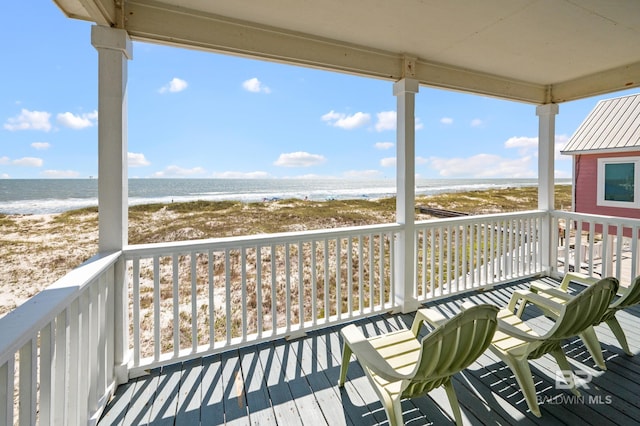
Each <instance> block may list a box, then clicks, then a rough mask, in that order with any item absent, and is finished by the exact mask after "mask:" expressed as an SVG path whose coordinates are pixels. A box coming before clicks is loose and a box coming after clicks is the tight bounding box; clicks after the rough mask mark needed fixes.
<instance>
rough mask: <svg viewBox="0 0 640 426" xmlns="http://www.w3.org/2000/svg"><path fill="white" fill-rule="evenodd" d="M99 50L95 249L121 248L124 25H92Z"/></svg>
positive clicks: (122, 305) (119, 357)
mask: <svg viewBox="0 0 640 426" xmlns="http://www.w3.org/2000/svg"><path fill="white" fill-rule="evenodd" d="M91 44H93V46H94V47H95V48H96V49H97V50H98V212H99V215H98V230H99V235H98V238H99V242H98V250H99V251H100V252H101V253H103V252H107V251H113V250H121V249H122V248H123V247H124V246H126V245H127V243H128V235H127V234H128V227H129V226H128V216H129V215H128V213H129V212H128V196H129V194H128V188H129V185H128V171H127V167H128V165H127V60H128V59H131V58H132V45H131V39H130V38H129V35H128V34H127V32H126V31H125V30H121V29H116V28H109V27H103V26H93V27H91ZM125 278H126V267H125V264H124V261H123V260H122V259H120V261H118V263H117V264H116V267H115V272H114V276H113V279H114V286H113V289H114V290H113V296H112V297H113V317H114V324H113V328H114V347H113V348H110V349H112V350H113V360H114V366H115V371H114V376H115V377H114V379H115V381H116V383H117V384H122V383H126V382H127V381H128V379H129V377H128V376H129V374H128V367H127V365H128V361H129V342H128V337H129V321H128V312H127V307H128V297H127V289H126V286H125V284H126V279H125Z"/></svg>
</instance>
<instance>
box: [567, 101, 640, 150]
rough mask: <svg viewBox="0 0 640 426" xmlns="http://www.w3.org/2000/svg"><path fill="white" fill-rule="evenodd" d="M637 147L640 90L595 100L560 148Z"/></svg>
mask: <svg viewBox="0 0 640 426" xmlns="http://www.w3.org/2000/svg"><path fill="white" fill-rule="evenodd" d="M639 149H640V93H638V94H635V95H629V96H623V97H620V98H614V99H606V100H603V101H600V102H598V103H597V104H596V106H595V108H594V109H593V110H592V111H591V112H590V113H589V115H588V116H587V118H585V120H584V121H583V122H582V124H581V125H580V127H578V130H576V132H575V133H574V134H573V136H571V139H569V142H568V143H567V145H566V146H565V147H564V149H563V150H562V151H561V152H562V153H563V154H581V153H585V152H590V153H593V152H594V151H596V152H602V151H607V152H615V151H638V150H639Z"/></svg>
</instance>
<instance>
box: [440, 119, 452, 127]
mask: <svg viewBox="0 0 640 426" xmlns="http://www.w3.org/2000/svg"><path fill="white" fill-rule="evenodd" d="M440 123H442V124H446V125H447V126H448V125H450V124H453V118H450V117H442V118H441V119H440Z"/></svg>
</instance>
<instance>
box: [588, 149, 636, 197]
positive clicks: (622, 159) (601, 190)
mask: <svg viewBox="0 0 640 426" xmlns="http://www.w3.org/2000/svg"><path fill="white" fill-rule="evenodd" d="M615 163H634V173H633V180H634V182H633V190H634V196H633V199H634V200H635V201H634V202H628V201H611V200H605V199H604V166H605V165H606V164H615ZM597 192H598V198H597V201H596V204H597V205H598V206H603V207H620V208H627V209H637V208H640V157H610V158H598V191H597Z"/></svg>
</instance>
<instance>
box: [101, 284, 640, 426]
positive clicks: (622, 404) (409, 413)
mask: <svg viewBox="0 0 640 426" xmlns="http://www.w3.org/2000/svg"><path fill="white" fill-rule="evenodd" d="M543 280H544V281H545V282H548V283H552V284H556V285H557V282H555V281H553V280H550V279H548V278H545V279H543ZM528 285H529V283H528V282H526V281H522V282H518V283H515V284H512V285H503V286H499V287H496V288H495V289H493V290H491V291H485V292H474V293H469V294H466V295H464V296H458V297H450V298H448V299H443V300H440V301H434V302H430V303H428V304H427V305H426V306H429V307H432V308H436V309H438V310H440V311H441V312H442V313H443V314H444V315H446V316H452V315H454V314H455V313H457V312H459V310H460V305H461V304H462V302H464V301H467V300H468V301H471V302H473V303H492V304H495V305H497V306H501V307H502V306H506V304H507V303H508V301H509V298H510V296H511V293H512V292H513V291H514V290H515V289H525V288H528ZM524 317H525V318H526V320H527V322H528V323H529V324H530V325H531V327H532V328H533V329H534V330H536V331H538V332H544V330H545V329H548V327H550V325H551V322H550V320H549V319H547V318H545V317H544V316H542V314H541V312H540V311H539V310H537V309H536V308H535V307H527V309H526V310H525V315H524ZM618 318H619V321H620V323H621V325H622V328H623V330H624V331H625V333H626V336H627V339H628V342H629V346H630V347H631V350H632V351H633V352H634V353H635V354H637V353H639V352H640V327H637V325H636V324H638V321H640V308H639V307H634V308H631V309H629V310H626V311H622V312H620V313H619V314H618ZM412 320H413V315H412V314H404V315H390V314H384V315H377V316H373V317H370V318H365V319H360V320H357V321H355V324H356V325H357V326H359V327H360V328H361V330H362V331H363V332H364V333H365V334H368V335H376V334H379V333H383V332H387V331H393V330H398V329H400V328H405V327H410V325H411V322H412ZM340 328H341V327H329V328H326V329H319V330H315V331H313V332H310V333H309V334H308V335H307V336H305V337H302V338H299V339H297V340H293V341H285V340H284V339H281V340H277V341H274V342H268V343H262V344H259V345H256V346H249V347H246V348H243V349H240V350H233V351H229V352H225V353H221V354H215V355H212V356H208V357H204V358H198V359H195V360H191V361H188V362H185V363H182V364H174V365H169V366H165V367H163V368H162V369H156V370H153V371H152V372H151V373H150V374H149V375H148V376H143V377H140V378H138V379H134V380H132V381H130V382H129V383H127V384H125V385H122V386H120V387H119V388H118V389H117V391H116V394H115V396H114V398H113V399H112V401H110V403H109V405H108V406H107V408H106V409H105V412H104V413H103V416H102V418H101V419H100V422H99V425H100V426H107V425H132V424H136V425H138V424H140V425H147V424H148V425H164V424H175V425H198V424H202V425H216V424H225V423H226V424H233V425H249V424H253V425H287V426H288V425H331V426H333V425H377V424H388V422H387V418H386V414H385V412H384V409H383V408H382V404H381V403H380V401H379V400H378V397H377V395H376V393H375V391H374V390H373V388H372V387H371V385H370V384H369V382H368V379H367V378H366V376H365V374H364V371H363V370H362V368H361V366H360V365H359V363H358V362H357V361H356V360H355V357H352V358H351V361H350V363H349V369H348V372H347V382H346V383H345V386H344V387H343V388H339V387H338V385H337V382H338V376H339V372H340V365H341V362H342V342H341V337H340V333H339V331H340ZM426 332H428V329H427V330H425V331H424V333H426ZM596 334H597V335H598V338H599V339H600V341H601V343H602V347H603V351H604V357H605V361H606V364H607V370H606V371H602V370H600V369H599V368H598V367H596V366H595V364H594V363H593V360H592V359H591V357H590V355H589V353H588V351H586V349H585V347H584V345H583V344H582V342H581V340H580V339H578V338H574V339H570V340H569V341H568V342H567V343H566V345H565V346H564V349H565V352H566V354H567V359H568V360H569V363H570V364H571V365H572V367H573V369H574V371H577V372H578V373H577V374H578V375H585V374H590V375H591V377H592V380H591V382H589V383H583V384H581V385H580V391H581V393H582V395H583V398H582V399H580V400H577V399H575V397H573V396H572V394H571V393H570V392H569V391H567V390H562V389H556V388H555V371H556V369H557V365H556V363H555V360H554V359H553V358H552V357H551V356H546V355H545V356H543V357H542V358H540V359H538V360H534V361H532V362H531V363H530V364H531V371H532V374H533V376H534V381H535V383H536V391H537V392H538V394H539V397H540V398H541V400H543V401H544V403H543V404H542V405H541V406H540V407H541V411H542V418H537V417H535V416H534V415H533V414H531V413H530V412H529V411H528V408H527V405H526V403H525V401H524V398H523V396H522V393H521V392H520V389H519V387H518V385H517V383H516V380H515V378H514V376H513V374H512V373H511V370H510V369H509V368H508V367H506V365H505V364H504V363H503V362H501V361H500V360H499V359H498V358H497V357H496V356H495V355H493V354H492V353H491V352H490V351H486V352H485V353H484V354H483V355H482V356H481V357H480V358H478V360H477V361H476V362H474V363H473V364H472V365H471V366H470V367H469V368H468V369H466V370H465V371H464V372H462V373H460V374H457V375H456V376H454V379H453V382H454V387H455V389H456V392H457V395H458V400H459V402H460V405H461V407H462V416H463V419H464V423H465V424H473V425H476V424H515V423H517V424H519V425H526V426H532V425H542V424H544V425H566V424H583V425H591V424H598V425H599V424H619V425H627V424H634V423H636V424H637V422H638V421H637V420H636V419H639V418H640V398H638V394H640V358H639V357H637V356H634V357H629V356H627V355H626V354H624V353H623V352H622V350H621V349H620V347H619V344H618V342H617V340H616V339H615V337H614V336H613V333H612V332H611V331H610V330H609V328H608V327H607V326H606V325H599V326H597V327H596ZM402 409H403V418H404V421H405V423H406V424H420V425H422V424H437V425H440V424H453V419H452V412H451V408H450V406H449V402H448V399H447V397H446V393H445V392H444V390H442V389H437V390H434V391H432V392H431V393H430V394H429V395H426V396H423V397H420V398H415V399H412V400H404V401H403V402H402Z"/></svg>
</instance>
